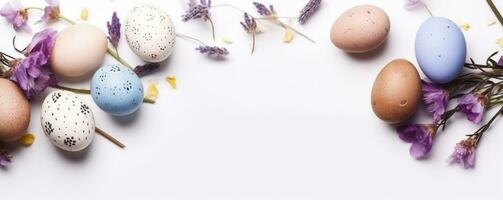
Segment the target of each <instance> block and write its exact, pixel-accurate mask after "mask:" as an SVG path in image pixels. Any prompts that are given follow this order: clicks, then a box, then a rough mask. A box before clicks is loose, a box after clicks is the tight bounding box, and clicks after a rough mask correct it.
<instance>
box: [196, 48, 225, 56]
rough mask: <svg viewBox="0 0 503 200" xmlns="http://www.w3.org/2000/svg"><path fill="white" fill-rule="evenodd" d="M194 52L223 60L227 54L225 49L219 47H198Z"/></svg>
mask: <svg viewBox="0 0 503 200" xmlns="http://www.w3.org/2000/svg"><path fill="white" fill-rule="evenodd" d="M196 50H197V51H199V52H200V53H202V54H205V55H207V56H210V57H214V58H223V57H225V56H227V55H228V54H229V51H228V50H227V49H226V48H221V47H211V46H200V47H197V48H196Z"/></svg>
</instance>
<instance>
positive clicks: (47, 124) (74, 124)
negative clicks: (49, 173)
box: [40, 90, 95, 151]
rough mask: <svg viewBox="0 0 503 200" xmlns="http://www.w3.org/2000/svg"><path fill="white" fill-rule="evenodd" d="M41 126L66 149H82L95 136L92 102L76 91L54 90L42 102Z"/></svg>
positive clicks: (49, 136)
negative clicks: (90, 106) (83, 98)
mask: <svg viewBox="0 0 503 200" xmlns="http://www.w3.org/2000/svg"><path fill="white" fill-rule="evenodd" d="M40 122H41V125H42V130H43V131H44V133H45V135H46V136H47V137H48V138H49V139H50V141H51V142H52V143H53V144H54V145H56V146H57V147H59V148H61V149H63V150H65V151H80V150H83V149H85V148H86V147H88V146H89V145H90V144H91V142H92V141H93V139H94V135H95V124H94V123H95V122H94V115H93V112H92V110H91V109H90V108H89V105H88V104H87V103H86V102H85V101H84V100H82V99H81V98H80V97H78V96H77V95H75V94H74V93H71V92H67V91H62V90H58V91H54V92H52V93H51V94H49V95H48V96H47V97H46V98H45V100H44V103H43V104H42V111H41V120H40Z"/></svg>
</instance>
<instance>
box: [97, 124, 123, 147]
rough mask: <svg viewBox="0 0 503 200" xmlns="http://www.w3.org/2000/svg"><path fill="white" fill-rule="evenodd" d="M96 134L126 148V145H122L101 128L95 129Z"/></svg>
mask: <svg viewBox="0 0 503 200" xmlns="http://www.w3.org/2000/svg"><path fill="white" fill-rule="evenodd" d="M95 131H96V133H98V134H100V135H101V136H103V137H105V138H106V139H107V140H109V141H110V142H112V143H114V144H115V145H117V146H118V147H120V148H124V147H126V145H124V144H122V143H121V142H120V141H119V140H117V139H115V138H114V137H113V136H112V135H110V134H108V133H107V132H105V131H103V130H101V129H100V128H98V127H96V129H95Z"/></svg>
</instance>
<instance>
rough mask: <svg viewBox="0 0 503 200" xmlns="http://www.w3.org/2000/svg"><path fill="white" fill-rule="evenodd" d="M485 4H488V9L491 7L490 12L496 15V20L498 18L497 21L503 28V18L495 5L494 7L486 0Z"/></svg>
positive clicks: (489, 0) (490, 1)
mask: <svg viewBox="0 0 503 200" xmlns="http://www.w3.org/2000/svg"><path fill="white" fill-rule="evenodd" d="M486 1H487V4H489V7H491V10H492V11H493V13H494V15H496V18H498V21H499V22H500V24H501V25H502V26H503V17H502V16H501V13H500V12H499V11H498V8H496V5H494V3H493V1H492V0H486Z"/></svg>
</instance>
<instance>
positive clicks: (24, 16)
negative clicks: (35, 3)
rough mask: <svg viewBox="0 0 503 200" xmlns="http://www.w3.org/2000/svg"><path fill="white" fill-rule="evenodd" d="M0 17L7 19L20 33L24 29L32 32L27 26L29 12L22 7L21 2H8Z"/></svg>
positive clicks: (13, 0) (0, 10) (1, 10)
mask: <svg viewBox="0 0 503 200" xmlns="http://www.w3.org/2000/svg"><path fill="white" fill-rule="evenodd" d="M0 15H1V16H3V17H5V19H7V21H8V22H9V23H11V24H12V26H13V27H14V30H16V31H20V30H22V29H24V30H26V31H31V28H30V27H29V26H28V25H27V24H26V21H28V12H27V11H26V8H24V7H23V5H21V3H20V2H19V0H11V1H9V2H7V3H6V4H5V5H4V6H3V8H2V9H0Z"/></svg>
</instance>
